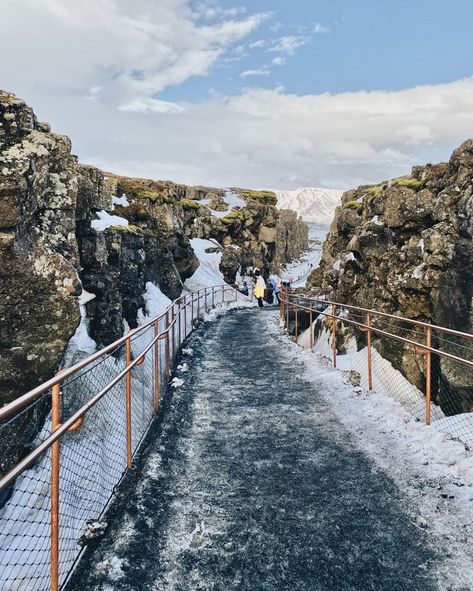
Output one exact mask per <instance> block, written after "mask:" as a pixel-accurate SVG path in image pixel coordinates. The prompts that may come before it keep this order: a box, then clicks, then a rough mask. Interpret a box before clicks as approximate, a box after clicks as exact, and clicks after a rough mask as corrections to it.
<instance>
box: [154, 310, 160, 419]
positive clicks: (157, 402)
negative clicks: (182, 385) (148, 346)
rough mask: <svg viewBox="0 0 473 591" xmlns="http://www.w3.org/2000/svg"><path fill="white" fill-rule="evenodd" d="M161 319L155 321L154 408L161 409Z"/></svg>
mask: <svg viewBox="0 0 473 591" xmlns="http://www.w3.org/2000/svg"><path fill="white" fill-rule="evenodd" d="M158 335H159V320H155V321H154V338H155V339H156V341H155V343H154V410H155V411H156V412H158V411H159V407H160V406H161V401H160V399H159V340H158Z"/></svg>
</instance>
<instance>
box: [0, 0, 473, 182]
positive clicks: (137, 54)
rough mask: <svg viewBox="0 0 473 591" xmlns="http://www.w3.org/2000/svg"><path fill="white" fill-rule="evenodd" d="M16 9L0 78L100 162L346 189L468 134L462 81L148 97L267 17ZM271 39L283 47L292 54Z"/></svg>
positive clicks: (104, 3) (10, 13) (1, 35)
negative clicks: (200, 98)
mask: <svg viewBox="0 0 473 591" xmlns="http://www.w3.org/2000/svg"><path fill="white" fill-rule="evenodd" d="M22 5H23V10H22V11H21V14H20V11H19V10H18V6H17V2H16V0H3V2H2V19H1V20H0V46H1V47H2V51H1V52H0V53H1V55H2V56H3V60H4V61H3V63H2V68H1V72H2V79H1V81H0V86H2V87H3V88H5V89H6V90H11V91H13V92H15V93H16V94H17V95H18V96H21V97H22V98H24V99H25V100H27V102H28V103H30V104H31V105H32V106H33V107H34V109H35V110H36V112H37V114H38V116H39V117H40V118H41V119H44V120H47V121H50V122H51V123H52V124H53V126H54V129H55V130H56V131H58V132H61V133H66V134H68V135H69V136H71V138H72V140H73V146H74V150H75V152H76V153H77V154H78V155H79V157H80V159H81V161H83V162H88V163H91V164H96V165H98V166H101V167H103V168H104V169H106V170H112V171H115V172H117V173H121V174H128V175H134V176H147V177H153V178H167V179H172V180H176V181H181V182H187V183H192V184H208V185H217V186H233V185H239V186H248V187H274V188H281V189H283V188H288V189H290V188H296V187H298V186H328V187H342V188H344V187H351V186H355V185H357V184H360V183H362V182H377V181H379V180H382V179H385V178H389V177H391V176H396V175H400V174H406V173H408V172H409V170H410V166H411V165H412V164H415V163H422V162H426V161H437V160H442V159H445V158H447V157H448V155H449V152H450V151H451V149H452V148H453V147H455V146H456V145H457V144H459V143H461V142H462V141H463V140H464V139H466V138H467V137H468V136H471V135H472V134H473V108H472V105H473V78H467V79H464V80H458V81H453V82H451V83H448V84H440V85H432V86H419V87H416V88H411V89H406V90H402V91H391V92H387V91H382V90H380V91H375V92H352V93H341V94H335V95H332V94H321V95H311V94H308V95H303V96H300V95H296V94H292V93H289V92H287V91H285V90H284V89H283V88H272V89H267V88H266V89H263V88H254V87H250V88H244V89H243V90H239V91H238V90H237V91H235V93H234V94H233V95H231V96H219V95H217V94H211V95H209V98H208V99H207V100H205V101H204V102H200V103H190V102H183V101H177V102H172V101H167V100H162V99H161V98H160V92H161V91H162V90H163V89H164V88H167V87H169V86H173V85H177V84H179V83H180V82H182V81H184V80H187V79H189V78H190V77H193V76H204V75H206V74H208V73H209V72H210V71H212V69H214V68H215V67H217V66H218V65H219V64H220V63H221V62H222V61H223V60H224V56H225V55H226V53H227V52H229V51H231V50H235V47H240V46H241V43H245V41H246V38H247V36H248V35H249V34H250V33H251V32H254V31H257V30H258V28H259V27H261V24H262V23H263V22H265V21H266V20H267V19H269V18H270V17H269V15H268V14H266V13H260V14H248V13H247V12H245V11H244V10H231V11H230V12H228V10H227V11H219V10H217V4H216V3H212V2H201V3H200V4H198V5H194V9H191V7H190V5H189V3H188V2H187V1H186V0H160V1H159V2H150V1H149V0H135V1H134V2H133V3H130V2H128V1H127V0H126V1H125V0H94V1H92V0H83V1H82V2H80V3H74V2H72V1H71V2H66V1H64V0H61V1H59V0H23V3H22ZM132 9H133V10H132ZM278 39H279V41H278V42H280V43H282V44H283V45H284V48H285V54H286V55H289V54H290V53H291V51H293V49H292V48H294V49H295V45H294V43H295V42H293V40H290V41H287V40H286V41H284V42H282V41H280V40H281V39H284V37H281V36H279V37H278ZM255 43H259V42H258V41H256V42H255ZM296 44H297V43H296ZM260 45H261V47H262V44H260ZM249 46H250V44H248V47H249ZM270 47H275V45H271V46H270ZM268 55H271V54H268ZM276 59H277V58H276ZM277 61H278V62H279V61H280V62H281V64H280V65H283V61H284V58H281V59H280V60H279V59H277ZM273 63H274V65H278V64H277V62H276V61H273ZM240 80H241V81H242V82H243V84H249V83H250V82H251V81H254V77H253V75H252V74H251V72H248V73H247V75H246V76H244V77H243V78H241V79H240Z"/></svg>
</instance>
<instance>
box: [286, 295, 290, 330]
mask: <svg viewBox="0 0 473 591" xmlns="http://www.w3.org/2000/svg"><path fill="white" fill-rule="evenodd" d="M286 298H287V302H286V331H287V333H288V334H289V304H290V302H289V295H288V294H287V292H286Z"/></svg>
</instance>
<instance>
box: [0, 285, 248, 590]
mask: <svg viewBox="0 0 473 591" xmlns="http://www.w3.org/2000/svg"><path fill="white" fill-rule="evenodd" d="M238 297H239V294H238V292H237V291H236V290H234V289H233V288H230V287H228V286H225V287H224V288H223V289H222V288H221V287H218V288H217V289H215V290H214V289H210V288H208V289H207V290H205V291H203V290H201V291H200V292H196V293H194V294H188V295H187V296H186V297H185V298H181V299H180V300H178V301H177V303H176V302H175V303H173V304H172V305H171V306H170V308H169V309H168V315H167V316H168V321H169V322H171V321H172V318H173V317H174V325H173V327H172V328H171V329H170V330H169V336H168V337H166V315H164V316H163V317H161V318H160V320H159V321H157V322H156V323H153V324H151V325H149V326H148V327H146V328H143V329H138V331H137V332H135V333H131V335H130V338H129V341H130V352H131V361H132V362H133V361H137V360H138V358H139V357H140V354H141V353H142V352H143V351H145V350H146V349H149V350H148V351H147V353H146V355H145V356H144V358H143V359H142V360H141V361H138V362H137V364H136V365H134V367H133V368H132V369H131V370H130V375H131V378H130V380H131V453H132V455H134V454H135V453H136V452H137V450H138V449H139V446H140V443H141V442H142V440H143V438H144V437H145V435H146V433H147V431H148V429H149V427H150V425H151V422H152V420H153V417H154V416H155V412H156V410H157V403H158V399H157V396H158V395H159V396H161V397H162V396H163V394H164V393H165V392H166V388H167V385H168V372H169V375H170V367H171V365H172V363H173V362H174V360H175V358H176V356H177V355H178V352H179V348H180V346H181V345H182V343H183V342H184V340H185V338H186V336H187V335H188V334H189V333H190V332H191V331H192V330H193V328H194V327H195V326H197V324H198V323H199V321H200V320H201V319H202V318H204V316H205V314H206V312H208V311H210V310H211V308H212V307H213V306H217V305H220V304H222V303H225V302H233V301H235V299H238ZM245 299H246V298H245ZM184 310H185V311H184ZM155 324H157V327H156V326H155ZM156 331H157V332H156ZM156 335H159V337H160V338H158V340H157V341H156V342H155V344H153V341H154V339H155V337H156ZM150 345H151V346H150ZM126 359H127V357H126V344H125V342H121V343H120V344H119V345H117V346H116V347H115V348H113V349H112V350H111V351H109V353H107V354H106V355H104V356H102V357H100V358H99V359H98V360H97V361H95V362H93V363H90V364H89V365H87V366H85V367H84V368H82V369H80V370H79V371H77V372H75V373H73V374H72V375H70V376H69V377H67V378H66V379H64V380H63V382H62V384H61V398H60V419H61V423H64V422H65V421H67V420H68V419H71V417H73V415H74V414H75V413H76V412H78V411H81V410H82V408H83V407H84V405H86V404H87V403H88V402H89V401H90V400H91V399H92V397H93V396H95V395H97V394H98V393H99V392H101V391H102V390H104V389H105V388H107V387H108V386H109V385H110V384H111V382H112V381H113V380H114V379H115V378H117V377H118V376H119V375H120V374H121V372H123V371H124V370H125V369H126V367H127V361H126ZM168 360H169V363H168ZM126 396H127V394H126V384H125V379H124V378H121V379H120V380H119V381H118V382H117V383H116V384H115V385H114V386H113V387H112V388H111V389H109V390H108V392H107V393H106V394H105V395H104V396H103V397H102V398H100V399H99V400H98V401H97V402H96V403H95V404H94V405H93V406H92V407H91V408H90V409H89V410H88V411H87V412H86V413H85V415H84V420H83V422H82V423H81V424H80V423H79V424H76V425H74V427H77V428H75V430H71V431H69V432H66V433H64V434H63V435H62V436H61V437H60V440H59V441H60V470H59V515H58V517H59V554H58V559H59V576H58V582H59V585H60V586H61V585H64V583H65V581H66V580H67V577H68V575H69V574H70V572H71V570H72V569H73V567H74V565H75V563H76V561H77V559H78V557H79V555H80V552H81V549H82V547H83V545H84V544H86V543H87V541H88V540H89V539H90V538H91V537H93V535H94V531H96V530H97V529H100V528H101V527H103V525H104V524H103V523H102V520H103V514H104V512H105V510H106V508H107V506H108V504H109V502H110V499H111V497H112V495H113V493H114V491H115V489H116V487H117V485H118V484H119V482H120V481H121V479H122V478H123V475H124V474H125V472H126V470H127V460H128V456H127V413H126ZM71 420H72V419H71ZM51 421H52V418H51V391H47V392H45V393H43V394H42V395H41V397H39V398H38V399H36V400H34V401H33V402H31V403H30V404H28V405H27V406H25V407H24V408H22V409H21V410H19V411H16V412H15V413H13V414H12V415H11V416H8V418H7V419H5V420H4V421H3V422H1V423H0V438H1V441H2V457H3V458H9V457H10V456H11V457H12V458H13V459H10V460H9V461H8V462H7V461H4V463H3V464H2V466H1V471H2V473H5V472H7V471H8V469H10V468H11V467H12V465H13V464H14V463H15V462H14V460H15V461H18V460H19V459H21V457H23V456H25V455H27V454H28V453H29V452H31V450H34V449H35V448H36V447H37V446H38V445H39V444H40V443H41V442H44V441H46V440H47V439H48V437H49V436H50V435H51V433H52V422H51ZM18 448H21V449H22V452H21V453H18ZM11 450H15V452H16V456H14V455H13V452H12V451H11ZM10 451H11V453H10ZM51 456H52V454H51V448H48V449H47V451H46V452H45V453H44V454H42V455H41V456H40V457H39V458H38V459H37V460H36V462H35V463H34V464H33V465H32V466H30V467H29V468H28V469H26V470H24V471H23V472H22V473H21V474H20V475H19V476H18V477H17V478H16V479H15V480H14V481H13V483H12V484H10V485H9V486H8V487H0V495H1V496H0V591H13V590H14V591H47V590H48V589H50V588H51V585H52V580H51V550H52V545H51V532H52V528H51V490H52V489H51Z"/></svg>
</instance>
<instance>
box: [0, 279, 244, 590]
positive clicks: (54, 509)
mask: <svg viewBox="0 0 473 591" xmlns="http://www.w3.org/2000/svg"><path fill="white" fill-rule="evenodd" d="M228 293H230V295H231V298H230V299H228V298H227V297H226V296H227V294H228ZM233 294H234V295H235V297H233ZM239 295H240V291H239V290H238V289H237V288H236V286H235V287H234V286H231V285H229V284H221V285H217V286H212V287H205V288H202V289H199V290H197V291H195V292H192V291H190V292H188V293H186V294H184V295H181V296H180V297H178V298H176V299H175V300H174V301H173V302H171V303H170V304H169V306H168V307H167V308H166V310H164V311H163V312H162V313H161V314H159V315H158V316H156V317H154V318H152V319H150V320H149V321H146V322H145V323H144V324H143V325H142V326H140V327H138V328H135V329H132V330H130V331H129V332H128V333H127V334H126V335H124V336H123V337H121V338H119V339H117V340H116V341H114V342H113V343H111V344H110V345H107V346H106V347H104V348H102V349H100V350H99V351H96V352H95V353H93V354H92V355H89V356H88V357H86V358H85V359H83V360H81V361H80V362H78V363H76V364H75V365H73V366H72V367H70V368H67V369H65V370H62V371H60V372H59V373H58V374H57V375H56V376H54V377H53V378H51V379H49V380H47V381H46V382H44V383H43V384H40V385H39V386H37V387H36V388H33V389H32V390H30V391H29V392H27V393H26V394H24V395H23V396H20V397H19V398H18V399H16V400H14V401H12V402H11V403H9V404H7V405H5V406H4V407H3V408H1V409H0V420H1V419H4V418H6V417H10V416H11V415H12V414H14V413H15V412H16V411H19V410H22V409H24V407H26V406H27V405H28V404H29V403H31V402H33V401H35V400H36V399H38V397H40V396H41V394H43V393H44V392H46V391H49V390H51V393H52V396H51V432H50V433H48V434H47V436H45V439H44V440H43V441H41V442H40V443H39V444H38V445H37V446H36V447H35V448H34V449H33V450H32V451H30V452H29V453H28V454H27V455H26V457H24V458H23V459H21V460H20V461H19V462H18V463H17V464H16V465H15V466H14V467H13V468H12V469H11V470H10V471H9V472H8V473H7V474H5V475H4V476H3V477H2V478H0V491H2V490H5V489H7V488H8V487H11V486H12V485H13V483H14V482H15V481H16V479H17V478H18V477H19V476H20V475H22V474H23V473H25V471H26V470H27V469H28V468H29V467H30V466H31V465H32V464H33V463H35V462H36V461H37V460H39V459H40V458H44V457H45V454H46V452H48V450H50V457H49V460H48V457H46V460H45V461H46V464H45V465H47V466H48V467H49V471H50V488H49V490H50V511H49V515H50V528H49V532H50V533H49V535H50V553H49V566H50V577H49V582H48V585H47V586H48V587H49V589H50V590H51V591H58V590H59V587H60V582H61V577H62V576H63V575H64V574H66V575H67V574H68V573H70V572H71V569H72V568H73V565H71V564H70V562H66V565H65V566H64V565H63V567H62V573H61V568H60V566H61V564H62V563H60V554H59V550H60V546H61V538H60V532H61V531H62V530H61V524H60V512H59V511H60V506H61V495H60V484H61V482H62V481H61V478H62V476H61V470H60V465H61V455H62V453H61V449H62V447H61V446H62V445H63V443H62V438H63V437H64V436H65V435H66V434H67V433H70V432H73V431H76V430H77V429H80V428H81V427H82V425H83V422H84V418H85V417H86V416H87V413H88V412H89V411H90V410H91V409H92V408H93V407H95V406H96V405H97V403H98V402H99V401H100V400H102V399H103V398H104V397H105V396H106V395H107V393H109V392H110V391H111V390H112V389H113V388H114V387H115V386H117V385H118V384H119V383H120V382H122V381H123V380H124V381H125V384H124V385H125V388H124V399H123V406H122V407H121V409H122V410H121V412H122V413H123V417H124V419H125V422H124V426H123V432H122V437H123V453H124V459H126V468H131V467H132V458H133V454H134V453H136V451H137V449H138V447H139V442H140V441H141V440H142V438H143V437H144V435H145V433H146V431H147V429H148V428H149V425H150V423H151V420H152V417H153V415H154V414H155V413H156V412H158V411H159V408H160V387H161V386H160V383H161V382H162V381H163V380H165V382H164V383H166V382H167V383H169V380H170V375H171V374H170V367H171V363H172V360H173V359H174V358H175V356H176V354H177V349H178V347H179V346H180V345H181V344H182V343H183V341H184V340H185V339H186V338H187V336H188V334H189V333H190V332H192V330H193V327H194V326H195V324H194V322H195V320H196V319H201V318H202V312H203V313H204V314H205V313H206V312H207V311H208V310H209V309H212V308H215V306H217V305H219V304H220V303H222V304H224V303H226V302H228V301H236V300H238V298H239ZM241 295H242V297H243V299H245V300H246V297H244V296H243V294H241ZM210 296H211V298H210ZM202 299H204V303H203V305H201V301H202ZM209 299H211V301H210V302H209ZM189 307H190V308H191V311H192V314H191V315H190V314H188V309H189ZM182 316H183V318H182ZM163 319H165V323H161V324H165V325H164V326H161V327H160V321H161V320H163ZM150 328H154V332H153V333H152V334H149V332H148V333H147V334H148V335H149V341H148V338H146V341H145V342H144V343H143V345H142V346H143V349H142V350H140V351H139V352H135V355H133V353H134V352H133V351H132V344H133V343H135V339H136V337H138V336H140V335H143V334H146V331H149V329H150ZM162 340H164V341H165V342H164V345H165V350H164V351H163V350H162V349H161V351H160V348H159V341H162ZM123 345H125V358H124V362H125V366H124V367H123V369H120V366H118V367H117V369H119V371H118V373H117V375H115V376H114V377H113V378H106V379H107V380H108V379H110V381H107V382H106V383H105V384H104V383H101V384H98V388H100V389H99V390H98V391H95V392H94V391H93V392H92V396H91V398H90V399H88V400H87V402H85V403H84V404H82V406H81V407H80V408H79V409H78V410H76V411H74V412H73V414H72V415H71V416H69V417H68V418H67V419H65V420H64V422H61V397H62V387H63V386H64V385H66V386H67V384H68V383H69V384H70V383H71V382H67V381H66V380H67V378H69V377H70V376H74V375H77V374H78V375H84V373H85V374H86V373H87V372H84V373H79V372H80V371H81V370H82V369H84V368H86V367H89V366H91V364H93V363H94V362H96V361H98V360H103V361H105V360H106V359H107V355H108V354H109V353H110V352H112V351H116V350H117V349H118V348H120V347H122V346H123ZM137 346H139V344H137ZM151 350H153V351H154V353H153V356H152V357H151V359H150V360H149V366H148V367H147V369H146V371H152V375H153V379H152V381H150V382H149V388H148V389H146V397H147V398H149V399H150V401H152V402H153V407H152V408H150V409H149V411H148V412H147V414H146V417H145V416H144V415H143V418H142V423H140V424H141V428H138V427H136V428H135V426H134V423H133V421H132V415H133V413H134V411H133V407H132V398H133V392H132V391H133V387H132V386H133V383H134V378H133V377H132V370H133V369H134V368H135V367H136V368H137V369H138V367H137V366H140V365H142V364H143V363H144V360H145V357H146V355H147V354H148V353H149V351H151ZM163 353H164V354H165V355H164V364H165V368H164V366H162V365H161V363H162V361H161V359H162V358H163V357H162V354H163ZM93 367H96V366H93ZM145 367H146V366H145ZM163 372H164V377H163ZM133 375H135V374H133ZM143 375H149V374H143ZM22 412H24V411H22ZM19 414H21V413H19ZM133 416H134V415H133ZM140 429H141V431H140ZM133 436H134V437H133ZM137 436H138V443H136V442H135V441H136V437H137ZM66 445H67V440H66ZM120 445H121V444H120ZM41 461H43V459H41ZM48 462H49V463H48ZM40 465H41V464H40ZM42 469H43V468H42ZM125 471H126V469H124V472H122V476H121V477H123V474H124V473H125ZM113 484H114V485H115V486H116V484H117V482H116V481H113ZM13 490H14V489H13ZM112 493H113V491H112V492H110V491H109V493H108V494H112ZM31 494H35V490H34V487H33V490H32V491H31ZM7 503H8V501H7ZM106 506H107V505H106V504H105V506H102V511H103V510H105V508H106ZM0 522H1V518H0ZM33 550H34V548H32V551H33ZM76 559H77V555H76V558H75V559H74V560H76ZM14 566H16V565H14ZM65 569H67V570H66V571H65ZM15 581H16V578H15ZM35 588H36V587H35ZM45 588H46V585H45V583H44V584H42V586H41V590H43V589H45Z"/></svg>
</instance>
